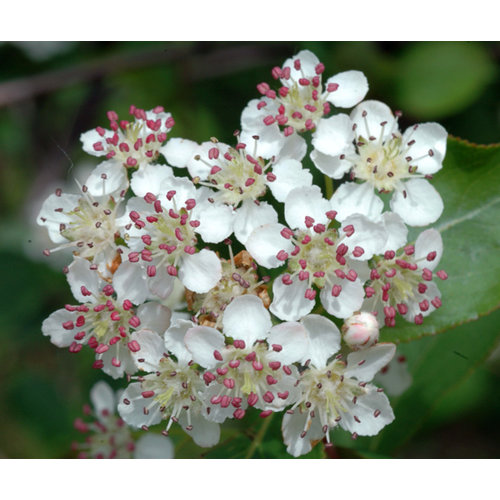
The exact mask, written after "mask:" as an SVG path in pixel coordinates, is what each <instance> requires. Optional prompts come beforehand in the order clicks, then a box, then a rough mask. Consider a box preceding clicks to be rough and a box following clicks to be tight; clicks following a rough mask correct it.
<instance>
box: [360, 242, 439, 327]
mask: <svg viewBox="0 0 500 500" xmlns="http://www.w3.org/2000/svg"><path fill="white" fill-rule="evenodd" d="M414 252H415V248H414V247H413V245H408V246H407V247H405V248H404V249H403V250H402V251H400V252H399V253H398V255H396V253H395V252H394V251H387V252H386V253H385V255H384V256H383V257H375V258H374V263H375V267H374V268H373V269H372V270H371V272H370V281H369V282H368V285H369V286H367V287H366V288H365V292H366V296H367V297H368V298H370V297H373V296H374V297H375V307H376V306H377V304H380V305H381V308H383V312H384V315H385V324H386V326H395V321H396V319H395V318H396V312H399V314H401V315H403V316H404V315H406V314H407V313H408V312H409V310H410V309H412V310H416V311H417V312H418V313H417V314H415V318H414V320H415V323H417V324H420V323H422V321H423V315H422V314H421V313H425V312H426V311H428V310H429V308H430V307H431V306H432V307H434V308H436V309H437V308H439V307H441V299H440V298H439V297H438V296H435V297H434V296H430V297H427V295H428V288H429V287H428V285H427V284H426V282H429V281H432V278H433V273H432V271H431V270H430V269H428V268H426V267H424V268H419V267H418V265H417V261H416V259H415V257H414V256H413V254H414ZM435 258H436V253H435V252H430V253H429V254H428V255H427V256H426V257H425V259H426V260H427V261H429V262H430V261H432V260H434V259H435ZM437 274H438V276H439V275H441V276H443V274H442V271H438V273H437ZM444 275H445V274H444ZM443 279H444V278H443Z"/></svg>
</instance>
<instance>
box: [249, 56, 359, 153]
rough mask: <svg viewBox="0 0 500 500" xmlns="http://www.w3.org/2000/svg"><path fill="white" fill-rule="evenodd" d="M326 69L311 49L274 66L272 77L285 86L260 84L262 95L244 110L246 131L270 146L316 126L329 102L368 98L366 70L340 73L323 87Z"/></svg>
mask: <svg viewBox="0 0 500 500" xmlns="http://www.w3.org/2000/svg"><path fill="white" fill-rule="evenodd" d="M324 69H325V68H324V65H323V64H322V63H320V61H319V59H318V58H317V57H316V56H315V55H314V54H313V53H312V52H310V51H308V50H303V51H301V52H299V53H298V54H297V55H295V56H294V57H292V58H291V59H287V60H286V61H285V63H284V64H283V67H282V68H279V67H275V68H273V70H272V72H271V73H272V75H273V78H275V79H277V80H278V79H279V80H280V82H281V85H282V86H281V87H280V88H279V90H278V91H277V92H276V91H274V90H272V89H271V88H270V86H269V85H268V84H267V83H260V84H259V85H257V89H258V90H259V92H260V93H261V94H262V98H261V99H255V100H252V101H250V103H249V104H248V106H247V107H246V108H245V110H244V111H243V114H242V117H241V122H242V127H243V133H244V134H245V133H247V134H250V135H253V134H257V135H258V136H259V137H260V138H261V140H262V141H263V142H264V143H265V144H266V145H269V146H270V147H273V146H274V145H276V144H280V145H281V144H284V143H285V142H286V140H290V138H291V137H293V136H294V135H296V134H294V131H295V132H299V133H300V132H305V131H306V130H312V129H314V128H315V127H316V126H317V125H318V123H319V122H320V121H321V119H322V117H323V116H324V115H327V114H328V113H329V112H330V104H333V105H335V106H338V107H342V108H350V107H352V106H354V105H356V104H357V103H358V102H360V101H361V100H362V99H363V98H364V97H365V95H366V93H367V92H368V82H367V80H366V77H365V76H364V75H363V73H361V72H360V71H346V72H343V73H338V74H337V75H335V76H332V77H330V78H329V79H328V80H327V82H326V84H325V86H324V87H323V84H322V74H323V72H324ZM296 140H297V139H296Z"/></svg>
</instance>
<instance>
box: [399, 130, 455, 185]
mask: <svg viewBox="0 0 500 500" xmlns="http://www.w3.org/2000/svg"><path fill="white" fill-rule="evenodd" d="M447 137H448V132H446V130H445V129H444V128H443V127H442V126H441V125H439V124H438V123H420V124H419V125H418V126H417V129H416V130H415V129H414V127H409V128H408V129H407V130H406V131H405V133H404V135H403V144H404V145H406V144H407V143H408V142H409V141H415V142H414V143H413V144H412V145H411V146H410V148H409V150H408V156H411V157H412V161H411V164H412V165H417V167H418V170H417V172H418V173H419V174H423V175H430V174H434V173H436V172H437V171H438V170H440V169H441V167H442V166H443V165H442V163H443V159H444V156H445V154H446V139H447ZM430 150H432V156H430V155H429V151H430Z"/></svg>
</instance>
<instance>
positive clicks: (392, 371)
mask: <svg viewBox="0 0 500 500" xmlns="http://www.w3.org/2000/svg"><path fill="white" fill-rule="evenodd" d="M374 381H375V382H376V384H377V385H381V386H382V387H383V388H384V390H385V392H386V393H387V394H389V396H400V395H401V394H403V392H405V391H406V389H408V387H410V386H411V384H412V382H413V377H412V376H411V374H410V372H409V371H408V363H407V362H406V358H405V357H404V356H394V358H392V360H391V362H390V363H389V364H388V365H386V366H385V367H384V369H383V370H382V371H380V372H379V373H377V375H376V376H375V379H374Z"/></svg>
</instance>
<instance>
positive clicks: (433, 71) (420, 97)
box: [396, 42, 495, 120]
mask: <svg viewBox="0 0 500 500" xmlns="http://www.w3.org/2000/svg"><path fill="white" fill-rule="evenodd" d="M494 75H495V64H494V62H493V60H492V58H491V57H490V55H489V54H488V52H487V50H486V48H485V46H483V45H480V44H477V43H471V42H426V43H417V44H414V45H411V46H410V48H409V49H408V50H407V51H406V52H405V53H404V54H403V55H402V57H401V60H400V61H399V71H398V72H397V75H396V95H397V96H398V101H397V102H398V104H399V106H401V109H404V111H405V112H407V113H410V114H411V115H413V116H415V117H417V118H420V119H426V120H435V119H437V118H442V117H444V116H447V115H450V114H453V113H456V112H458V111H461V110H462V109H464V108H466V107H467V106H469V105H470V104H472V103H473V102H474V101H475V100H476V99H477V98H478V97H479V96H480V95H481V93H482V92H483V90H484V88H485V87H486V86H487V85H488V84H489V83H490V82H491V80H492V78H493V77H494Z"/></svg>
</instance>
